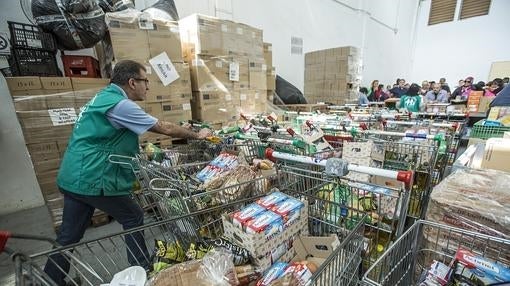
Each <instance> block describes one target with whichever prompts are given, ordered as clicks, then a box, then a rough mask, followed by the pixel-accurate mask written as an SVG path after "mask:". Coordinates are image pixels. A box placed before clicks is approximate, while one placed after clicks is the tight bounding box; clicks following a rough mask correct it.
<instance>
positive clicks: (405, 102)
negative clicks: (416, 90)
mask: <svg viewBox="0 0 510 286" xmlns="http://www.w3.org/2000/svg"><path fill="white" fill-rule="evenodd" d="M420 104H421V97H420V96H419V95H415V96H409V95H403V96H402V97H401V98H400V108H404V107H405V108H406V109H407V110H408V111H410V112H418V111H420Z"/></svg>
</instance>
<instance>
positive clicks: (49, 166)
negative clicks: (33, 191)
mask: <svg viewBox="0 0 510 286" xmlns="http://www.w3.org/2000/svg"><path fill="white" fill-rule="evenodd" d="M32 164H33V165H34V170H35V172H36V174H40V173H43V172H48V171H54V170H58V168H59V167H60V158H54V159H48V160H32Z"/></svg>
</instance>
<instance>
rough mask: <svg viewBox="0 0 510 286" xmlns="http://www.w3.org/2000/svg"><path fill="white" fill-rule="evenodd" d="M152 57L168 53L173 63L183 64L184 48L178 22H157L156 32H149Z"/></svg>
mask: <svg viewBox="0 0 510 286" xmlns="http://www.w3.org/2000/svg"><path fill="white" fill-rule="evenodd" d="M147 33H148V41H149V54H150V57H155V56H157V55H159V54H161V53H162V52H166V54H167V55H168V57H169V58H170V60H171V61H172V62H182V61H183V56H182V47H181V37H180V32H179V25H178V24H177V22H173V21H168V22H161V21H155V25H154V30H147Z"/></svg>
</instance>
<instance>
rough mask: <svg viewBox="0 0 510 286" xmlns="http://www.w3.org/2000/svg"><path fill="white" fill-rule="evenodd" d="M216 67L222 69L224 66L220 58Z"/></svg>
mask: <svg viewBox="0 0 510 286" xmlns="http://www.w3.org/2000/svg"><path fill="white" fill-rule="evenodd" d="M216 67H217V68H220V69H221V68H222V67H223V63H222V62H221V61H220V60H218V61H216Z"/></svg>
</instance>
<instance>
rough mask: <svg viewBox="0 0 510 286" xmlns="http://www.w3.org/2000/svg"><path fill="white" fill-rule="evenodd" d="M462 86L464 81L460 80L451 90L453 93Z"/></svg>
mask: <svg viewBox="0 0 510 286" xmlns="http://www.w3.org/2000/svg"><path fill="white" fill-rule="evenodd" d="M463 85H464V80H463V79H460V80H459V83H458V85H457V86H456V87H455V88H454V89H453V90H454V91H455V90H456V89H457V88H459V87H460V86H463Z"/></svg>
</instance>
